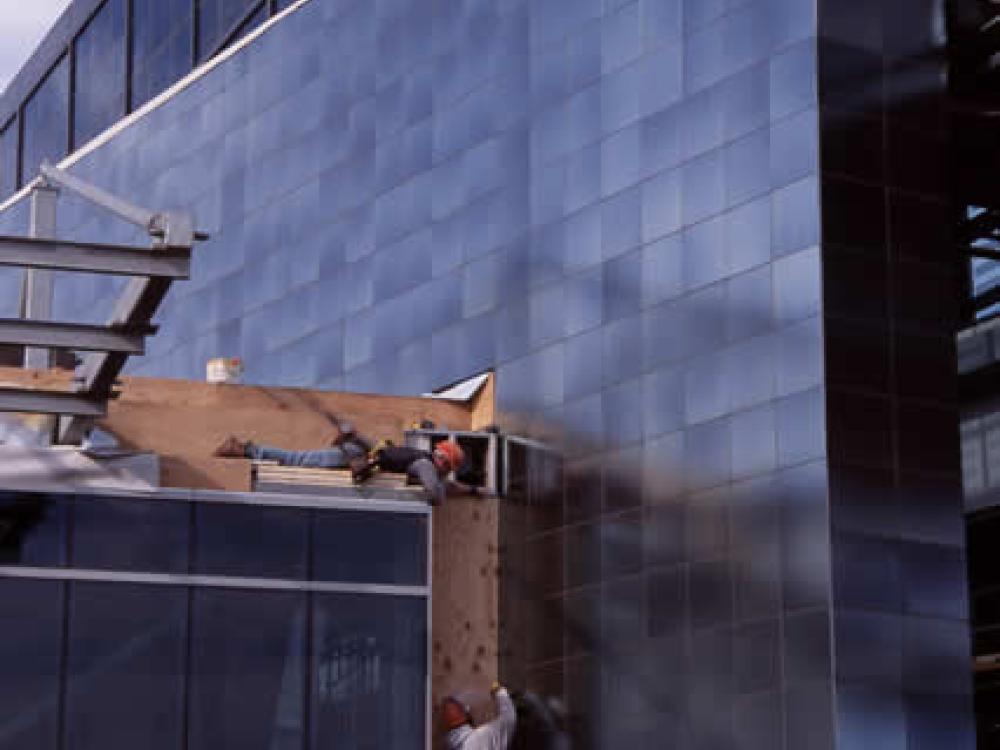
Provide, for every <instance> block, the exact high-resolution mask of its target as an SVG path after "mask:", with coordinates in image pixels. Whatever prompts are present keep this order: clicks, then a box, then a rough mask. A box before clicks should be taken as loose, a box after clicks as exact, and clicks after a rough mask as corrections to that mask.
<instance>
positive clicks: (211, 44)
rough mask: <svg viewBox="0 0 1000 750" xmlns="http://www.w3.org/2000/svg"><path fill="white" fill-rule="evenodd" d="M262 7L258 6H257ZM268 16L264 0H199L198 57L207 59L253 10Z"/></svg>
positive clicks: (262, 15)
mask: <svg viewBox="0 0 1000 750" xmlns="http://www.w3.org/2000/svg"><path fill="white" fill-rule="evenodd" d="M258 5H259V6H260V8H259V9H258V8H256V6H258ZM253 11H256V12H257V14H258V15H260V16H261V21H263V19H264V18H266V17H267V7H266V2H262V0H198V59H199V60H207V59H208V58H210V57H211V56H212V55H214V54H215V52H216V50H217V49H218V48H219V46H220V45H221V44H222V43H223V42H225V41H226V40H227V39H228V38H229V37H230V36H231V35H232V34H233V33H234V32H235V31H236V28H237V26H238V25H241V22H242V21H243V20H244V19H245V18H246V17H247V15H248V14H250V13H251V12H253Z"/></svg>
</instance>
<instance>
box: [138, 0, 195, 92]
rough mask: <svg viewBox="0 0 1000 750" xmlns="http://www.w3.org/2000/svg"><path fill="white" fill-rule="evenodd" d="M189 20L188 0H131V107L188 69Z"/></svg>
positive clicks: (189, 64)
mask: <svg viewBox="0 0 1000 750" xmlns="http://www.w3.org/2000/svg"><path fill="white" fill-rule="evenodd" d="M191 24H192V21H191V0H133V7H132V33H133V42H132V108H133V109H136V108H138V107H141V106H142V105H143V104H145V103H146V102H147V101H149V100H150V99H152V98H153V97H154V96H156V95H157V94H159V93H160V92H162V91H164V90H165V89H166V88H168V87H169V86H170V85H171V84H172V83H174V82H175V81H177V80H178V79H179V78H181V77H182V76H183V75H184V74H185V73H187V72H188V71H189V70H190V69H191V61H192V57H193V55H192V52H191V45H192V40H193V34H192V30H191Z"/></svg>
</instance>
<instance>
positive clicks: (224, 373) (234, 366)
mask: <svg viewBox="0 0 1000 750" xmlns="http://www.w3.org/2000/svg"><path fill="white" fill-rule="evenodd" d="M242 377H243V360H241V359H240V358H239V357H216V358H214V359H210V360H208V364H207V365H206V366H205V380H207V381H208V382H209V383H216V384H218V383H230V384H232V383H239V382H240V380H241V378H242Z"/></svg>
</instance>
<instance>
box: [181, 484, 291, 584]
mask: <svg viewBox="0 0 1000 750" xmlns="http://www.w3.org/2000/svg"><path fill="white" fill-rule="evenodd" d="M306 521H307V514H306V512H305V511H301V510H286V509H284V508H264V507H259V506H243V505H229V504H223V503H205V504H202V505H199V506H198V507H197V509H196V511H195V524H196V526H195V528H196V532H195V539H196V543H195V549H194V562H193V565H194V567H193V569H194V572H197V573H208V574H213V575H227V576H229V575H231V576H250V577H255V578H292V579H298V578H305V575H306V547H307V531H308V526H307V523H306Z"/></svg>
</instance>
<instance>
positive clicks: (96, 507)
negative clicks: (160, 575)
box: [72, 497, 191, 573]
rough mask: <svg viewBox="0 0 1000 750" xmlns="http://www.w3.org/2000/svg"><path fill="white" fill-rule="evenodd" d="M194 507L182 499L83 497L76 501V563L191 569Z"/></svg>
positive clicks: (100, 566)
mask: <svg viewBox="0 0 1000 750" xmlns="http://www.w3.org/2000/svg"><path fill="white" fill-rule="evenodd" d="M190 510H191V507H190V505H189V504H188V503H184V502H177V501H160V500H144V499H139V500H107V499H95V498H89V497H80V498H78V499H77V501H76V502H75V503H74V505H73V547H72V548H73V564H74V566H76V567H80V568H96V569H108V568H113V569H114V568H117V569H121V570H142V571H150V572H171V573H182V572H186V571H187V567H188V525H189V518H190V516H189V513H190Z"/></svg>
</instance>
